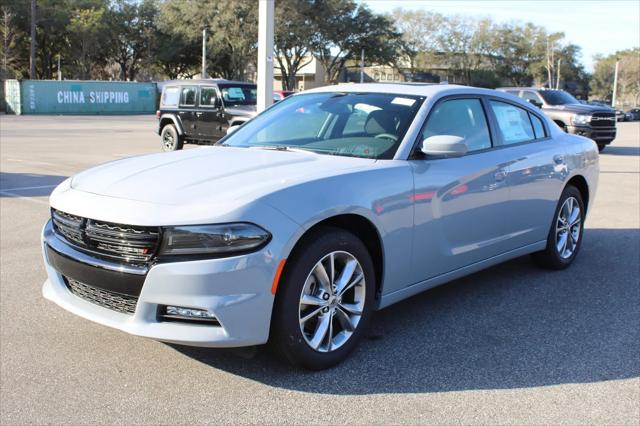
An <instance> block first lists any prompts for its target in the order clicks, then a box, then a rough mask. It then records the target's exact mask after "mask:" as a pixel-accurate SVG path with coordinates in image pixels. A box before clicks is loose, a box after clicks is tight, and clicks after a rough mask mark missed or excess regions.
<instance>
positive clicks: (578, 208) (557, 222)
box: [534, 186, 585, 269]
mask: <svg viewBox="0 0 640 426" xmlns="http://www.w3.org/2000/svg"><path fill="white" fill-rule="evenodd" d="M584 213H585V210H584V203H583V201H582V194H580V191H579V190H578V189H577V188H576V187H575V186H567V187H566V188H565V189H564V191H563V192H562V196H561V197H560V201H559V202H558V206H557V207H556V213H555V216H554V219H553V223H552V224H551V229H550V230H549V235H548V237H547V247H546V248H545V249H544V250H543V251H541V252H538V253H535V254H534V257H535V259H536V260H537V261H538V263H540V264H541V265H542V266H544V267H547V268H550V269H564V268H567V267H568V266H569V265H571V263H573V261H574V260H575V258H576V256H577V255H578V252H579V251H580V245H581V244H582V234H583V231H584Z"/></svg>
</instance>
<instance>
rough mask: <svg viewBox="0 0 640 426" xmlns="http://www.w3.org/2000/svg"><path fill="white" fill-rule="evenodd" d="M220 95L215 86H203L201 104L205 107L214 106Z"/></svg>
mask: <svg viewBox="0 0 640 426" xmlns="http://www.w3.org/2000/svg"><path fill="white" fill-rule="evenodd" d="M217 98H218V95H217V94H216V89H215V87H201V88H200V106H201V107H205V108H211V107H214V106H215V104H216V99H217Z"/></svg>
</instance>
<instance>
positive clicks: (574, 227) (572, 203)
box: [556, 197, 582, 259]
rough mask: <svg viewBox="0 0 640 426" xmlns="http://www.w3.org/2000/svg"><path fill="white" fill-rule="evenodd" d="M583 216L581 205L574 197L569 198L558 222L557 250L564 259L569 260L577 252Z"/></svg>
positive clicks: (563, 206)
mask: <svg viewBox="0 0 640 426" xmlns="http://www.w3.org/2000/svg"><path fill="white" fill-rule="evenodd" d="M581 220H582V214H581V212H580V204H579V203H578V200H576V199H575V198H574V197H568V198H567V199H566V200H565V201H564V203H563V204H562V207H561V208H560V211H559V212H558V219H557V221H556V250H557V251H558V254H559V255H560V257H561V258H562V259H568V258H570V257H571V255H572V254H573V253H574V252H575V250H576V247H577V245H578V240H579V239H580V231H581Z"/></svg>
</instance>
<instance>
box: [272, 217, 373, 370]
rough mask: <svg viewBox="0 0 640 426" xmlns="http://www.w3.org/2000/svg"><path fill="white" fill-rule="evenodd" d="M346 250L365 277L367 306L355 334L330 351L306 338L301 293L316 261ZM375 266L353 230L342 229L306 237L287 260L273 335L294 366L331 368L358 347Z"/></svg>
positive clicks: (369, 307) (367, 315) (368, 310)
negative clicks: (301, 320)
mask: <svg viewBox="0 0 640 426" xmlns="http://www.w3.org/2000/svg"><path fill="white" fill-rule="evenodd" d="M338 250H341V251H346V252H348V253H350V254H352V255H353V256H355V257H356V259H357V260H358V262H360V266H361V267H362V270H363V272H364V276H365V286H366V290H365V292H366V293H365V294H366V296H365V305H364V310H363V314H362V317H361V318H360V322H359V323H358V326H357V328H356V330H355V331H354V333H353V334H352V335H351V337H350V338H349V340H348V341H347V342H346V343H345V344H344V345H342V346H341V347H340V348H338V349H336V350H334V351H331V352H318V351H315V350H313V349H312V348H311V347H309V345H308V344H307V343H306V341H305V340H304V337H303V335H302V332H301V330H300V325H299V303H300V294H301V292H302V288H303V286H304V282H305V280H306V278H307V276H308V275H309V273H310V272H311V270H312V268H313V267H314V266H315V264H316V263H317V262H318V261H319V260H320V259H322V258H323V257H324V256H325V255H327V254H329V253H331V252H332V251H338ZM375 278H376V277H375V269H374V267H373V261H372V259H371V255H370V254H369V252H368V250H367V248H366V246H365V245H364V244H363V243H362V241H361V240H360V239H359V238H357V237H356V236H355V235H353V234H352V233H350V232H348V231H345V230H342V229H339V228H324V229H322V230H321V232H316V233H315V234H314V235H313V236H311V237H310V238H308V239H306V241H304V242H303V244H302V246H301V247H300V249H299V250H297V252H296V253H294V254H293V256H291V257H290V259H289V260H288V262H287V267H286V269H285V273H284V274H283V277H282V279H281V281H280V283H279V285H278V292H277V296H276V301H275V306H274V315H273V321H272V324H271V326H272V337H273V340H274V342H273V343H275V344H276V345H277V349H278V350H279V351H280V352H281V353H283V354H284V355H285V356H286V358H287V359H288V360H289V361H290V362H291V363H292V364H294V365H296V366H299V367H304V368H307V369H312V370H318V369H324V368H328V367H331V366H333V365H335V364H337V363H339V362H340V361H342V360H343V359H345V358H346V357H347V356H348V355H349V353H350V352H351V351H352V350H353V349H354V348H355V347H356V346H357V344H358V342H359V341H360V340H361V339H362V337H363V335H364V334H365V333H366V330H367V328H368V326H369V323H370V319H371V314H372V311H373V306H374V298H375Z"/></svg>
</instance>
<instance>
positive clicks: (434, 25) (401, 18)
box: [390, 8, 445, 74]
mask: <svg viewBox="0 0 640 426" xmlns="http://www.w3.org/2000/svg"><path fill="white" fill-rule="evenodd" d="M390 18H391V19H392V20H393V22H394V23H395V28H396V31H398V32H399V33H400V34H401V35H402V36H401V37H402V44H401V46H400V55H401V57H403V58H404V59H405V60H406V61H407V62H408V63H409V69H410V72H411V73H412V74H413V73H415V72H416V69H417V68H419V67H421V68H424V67H426V66H427V64H426V63H425V61H424V60H423V61H422V63H420V58H422V59H424V58H426V57H427V55H425V54H427V53H428V54H433V53H435V52H436V51H438V50H439V49H440V48H439V46H438V43H439V42H440V39H441V38H440V37H439V34H440V31H441V29H442V23H443V22H444V20H445V17H444V16H443V15H441V14H439V13H436V12H428V11H425V10H421V9H420V10H405V9H402V8H396V9H394V10H393V12H392V13H391V16H390Z"/></svg>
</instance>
